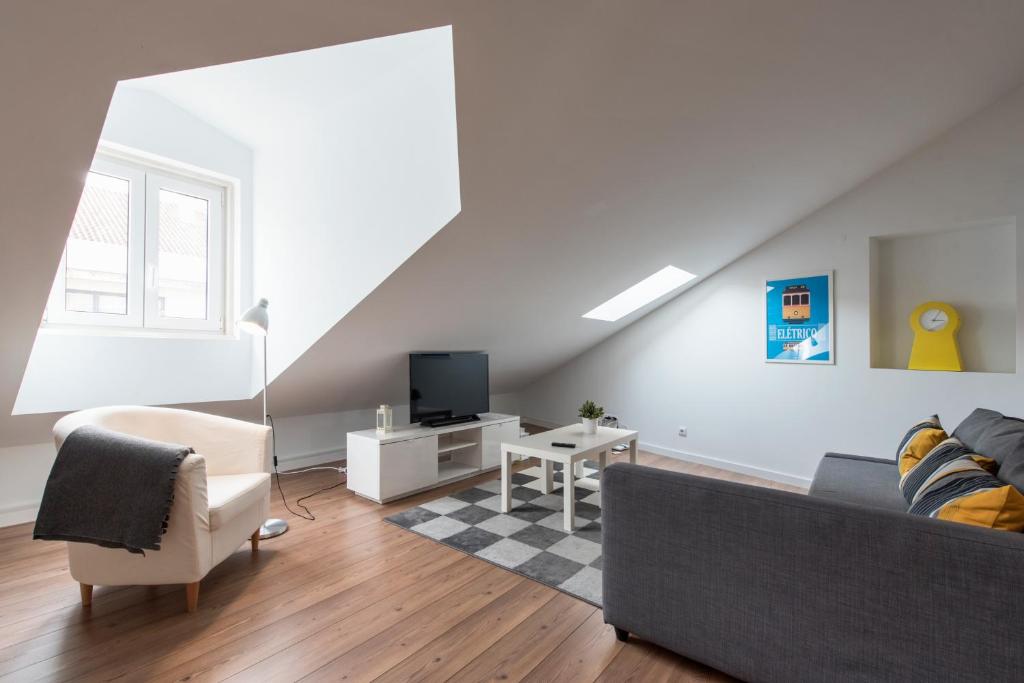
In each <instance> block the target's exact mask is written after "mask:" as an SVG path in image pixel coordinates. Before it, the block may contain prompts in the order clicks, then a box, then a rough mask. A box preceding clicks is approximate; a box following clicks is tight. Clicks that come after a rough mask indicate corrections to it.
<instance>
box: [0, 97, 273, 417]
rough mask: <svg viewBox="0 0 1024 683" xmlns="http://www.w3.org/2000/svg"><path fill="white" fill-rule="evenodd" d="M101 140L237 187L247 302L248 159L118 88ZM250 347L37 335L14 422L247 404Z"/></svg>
mask: <svg viewBox="0 0 1024 683" xmlns="http://www.w3.org/2000/svg"><path fill="white" fill-rule="evenodd" d="M102 139H103V140H106V141H109V142H114V143H118V144H121V145H126V146H128V147H131V148H134V149H138V150H142V151H144V152H148V153H151V154H156V155H159V156H163V157H166V158H169V159H174V160H176V161H179V162H184V163H186V164H191V165H193V166H198V167H201V168H204V169H207V170H210V171H214V172H217V173H221V174H224V175H228V176H231V177H234V178H237V179H238V180H239V181H240V194H241V198H240V199H241V201H240V216H239V218H240V220H239V229H240V230H239V232H240V234H239V236H238V238H239V240H238V241H239V249H238V251H239V254H238V256H239V258H238V266H239V291H238V298H239V299H240V300H241V301H246V302H248V301H250V300H251V299H252V201H251V196H252V152H251V150H250V149H249V148H248V147H246V146H244V145H242V144H241V143H239V142H238V141H236V140H234V139H232V138H230V137H228V136H227V135H226V134H224V133H223V132H221V131H220V130H218V129H216V128H213V127H212V126H210V125H209V124H207V123H205V122H203V121H201V120H200V119H198V118H196V117H195V116H193V115H192V114H190V113H188V112H186V111H185V110H183V109H181V108H179V107H177V106H175V105H174V104H172V103H171V102H169V101H167V100H165V99H163V98H161V97H159V96H157V95H154V94H152V93H150V92H146V91H142V90H137V89H133V88H126V87H123V86H118V88H117V90H116V91H115V94H114V98H113V101H112V102H111V105H110V111H109V113H108V115H107V120H106V123H105V124H104V127H103V134H102ZM39 313H40V316H42V311H40V312H39ZM252 344H253V342H252V340H251V339H250V338H249V337H234V338H221V339H213V340H210V339H195V338H167V337H162V338H160V337H152V336H136V337H131V336H109V335H103V334H89V333H73V332H68V331H63V330H62V331H59V332H57V331H50V330H40V332H38V333H37V334H36V342H35V345H34V346H33V347H32V355H31V357H30V359H29V363H28V367H27V369H26V371H25V375H24V378H23V379H22V384H21V389H20V391H19V393H18V398H17V401H16V403H15V408H14V414H16V415H19V414H28V413H49V412H55V411H68V410H78V409H81V408H88V407H92V406H99V405H110V404H119V403H132V404H149V405H152V404H168V403H192V402H202V401H225V400H234V399H247V398H250V397H251V396H252V395H253V392H254V389H253V379H252V362H253V356H252Z"/></svg>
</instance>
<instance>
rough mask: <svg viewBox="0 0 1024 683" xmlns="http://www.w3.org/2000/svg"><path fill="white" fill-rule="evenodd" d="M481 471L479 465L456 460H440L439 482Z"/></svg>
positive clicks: (438, 468) (438, 464)
mask: <svg viewBox="0 0 1024 683" xmlns="http://www.w3.org/2000/svg"><path fill="white" fill-rule="evenodd" d="M479 471H480V468H479V467H475V466H473V465H467V464H465V463H462V462H457V461H455V460H450V461H448V462H439V463H437V482H438V483H439V484H440V483H443V482H446V481H449V480H451V479H460V478H462V477H465V476H467V475H470V474H476V473H477V472H479Z"/></svg>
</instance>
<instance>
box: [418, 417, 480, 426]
mask: <svg viewBox="0 0 1024 683" xmlns="http://www.w3.org/2000/svg"><path fill="white" fill-rule="evenodd" d="M479 421H480V416H479V415H462V416H460V417H438V418H436V419H433V420H423V421H421V422H420V424H421V425H423V426H424V427H448V426H451V425H460V424H465V423H466V422H479Z"/></svg>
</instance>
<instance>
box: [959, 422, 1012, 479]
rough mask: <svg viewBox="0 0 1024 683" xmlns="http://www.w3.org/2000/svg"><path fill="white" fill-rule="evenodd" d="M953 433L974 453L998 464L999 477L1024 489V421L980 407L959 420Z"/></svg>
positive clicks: (997, 474) (997, 473)
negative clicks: (961, 420) (962, 419)
mask: <svg viewBox="0 0 1024 683" xmlns="http://www.w3.org/2000/svg"><path fill="white" fill-rule="evenodd" d="M953 436H955V437H956V438H958V439H960V440H961V441H963V442H964V445H965V446H967V447H968V448H970V449H971V450H972V451H974V452H975V453H978V454H979V455H984V456H987V457H989V458H992V459H993V460H995V461H996V462H997V463H999V471H998V472H996V476H997V477H999V479H1001V480H1002V481H1005V482H1006V483H1007V484H1012V485H1013V486H1014V487H1015V488H1016V489H1017V490H1018V491H1024V421H1022V420H1020V419H1018V418H1016V417H1004V416H1003V415H1002V414H1001V413H997V412H996V411H994V410H986V409H985V408H978V409H977V410H975V411H974V412H973V413H971V414H970V415H968V416H967V418H966V419H964V421H963V422H961V423H960V426H959V427H957V428H956V431H954V432H953Z"/></svg>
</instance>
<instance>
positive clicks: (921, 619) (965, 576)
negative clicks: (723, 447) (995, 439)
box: [601, 464, 1024, 681]
mask: <svg viewBox="0 0 1024 683" xmlns="http://www.w3.org/2000/svg"><path fill="white" fill-rule="evenodd" d="M601 486H602V494H601V498H602V507H603V512H602V527H603V546H604V548H603V560H602V561H603V571H604V596H603V600H604V617H605V621H606V622H608V623H610V624H613V625H615V626H616V627H618V628H621V629H625V630H627V631H630V632H632V633H635V634H637V635H639V636H640V637H642V638H645V639H648V640H651V641H653V642H655V643H658V644H660V645H662V646H664V647H667V648H669V649H671V650H674V651H676V652H678V653H680V654H682V655H684V656H687V657H691V658H693V659H696V660H698V661H701V662H704V663H706V664H708V665H710V666H713V667H715V668H717V669H719V670H722V671H725V672H727V673H730V674H732V675H734V676H737V677H739V678H741V679H744V680H752V681H754V680H786V681H821V680H844V681H845V680H866V681H867V680H871V681H880V680H884V681H888V680H892V681H896V680H899V681H916V680H922V681H934V680H948V679H949V678H951V672H957V676H956V677H957V678H959V680H1009V679H1013V678H1015V677H1016V676H1017V675H1018V674H1019V671H1020V670H1021V668H1022V666H1024V649H1022V648H1021V647H1020V646H1019V637H1018V636H1017V634H1016V624H1017V623H1018V621H1019V619H1020V615H1021V614H1024V594H1022V591H1021V590H1020V586H1019V584H1020V581H1019V577H1020V576H1022V575H1024V536H1022V535H1021V534H1011V533H1008V532H999V531H991V530H987V529H980V528H977V527H970V526H966V525H960V524H954V523H949V522H941V521H938V520H933V519H929V518H923V517H918V516H911V515H908V514H906V513H902V512H895V511H889V510H882V509H870V508H867V507H864V506H860V505H853V504H849V503H845V502H841V501H835V500H828V499H819V498H815V497H812V496H804V495H799V494H793V493H788V492H784V491H777V490H773V489H767V488H759V487H753V486H746V485H742V484H736V483H733V482H727V481H720V480H715V479H708V478H704V477H697V476H692V475H687V474H682V473H677V472H668V471H664V470H657V469H652V468H647V467H641V466H637V465H628V464H615V465H612V466H610V467H609V468H608V469H606V470H605V472H604V476H603V479H602V484H601Z"/></svg>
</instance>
